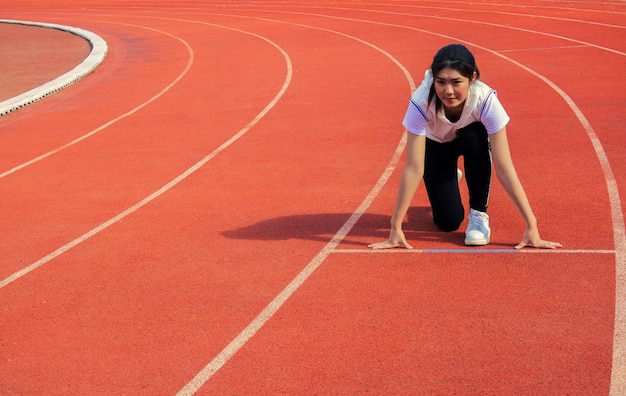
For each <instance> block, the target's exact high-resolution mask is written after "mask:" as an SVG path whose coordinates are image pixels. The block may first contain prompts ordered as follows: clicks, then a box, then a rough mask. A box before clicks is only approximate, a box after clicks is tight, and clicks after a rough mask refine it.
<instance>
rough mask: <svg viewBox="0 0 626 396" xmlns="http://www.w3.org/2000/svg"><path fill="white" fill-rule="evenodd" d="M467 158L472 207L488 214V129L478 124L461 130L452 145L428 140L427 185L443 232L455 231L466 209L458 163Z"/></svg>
mask: <svg viewBox="0 0 626 396" xmlns="http://www.w3.org/2000/svg"><path fill="white" fill-rule="evenodd" d="M461 155H462V156H463V164H464V167H465V180H466V182H467V187H468V190H469V197H470V199H469V204H470V208H472V209H475V210H478V211H481V212H486V211H487V204H488V201H489V188H490V184H491V153H490V150H489V139H488V136H487V130H486V129H485V127H484V125H483V124H482V123H480V122H475V123H473V124H470V125H468V126H466V127H465V128H461V129H459V130H458V135H457V138H456V139H454V140H453V141H451V142H448V143H438V142H435V141H433V140H430V139H426V157H425V164H424V184H425V186H426V191H427V193H428V199H429V200H430V205H431V207H432V211H433V221H434V222H435V224H436V225H437V226H438V227H439V228H441V229H442V230H443V231H455V230H457V229H458V228H459V226H460V225H461V222H463V219H464V217H465V209H464V207H463V203H462V202H461V194H460V192H459V184H458V181H457V170H456V169H457V162H458V159H459V157H460V156H461Z"/></svg>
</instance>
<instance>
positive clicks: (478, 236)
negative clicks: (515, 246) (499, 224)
mask: <svg viewBox="0 0 626 396" xmlns="http://www.w3.org/2000/svg"><path fill="white" fill-rule="evenodd" d="M489 238H491V229H490V228H489V216H488V215H487V213H485V212H479V211H477V210H474V209H470V214H469V217H468V224H467V230H466V231H465V244H466V245H470V246H483V245H487V244H489Z"/></svg>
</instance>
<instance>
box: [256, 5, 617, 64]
mask: <svg viewBox="0 0 626 396" xmlns="http://www.w3.org/2000/svg"><path fill="white" fill-rule="evenodd" d="M318 8H322V7H318ZM323 8H326V9H331V10H332V9H336V10H354V9H353V8H341V7H323ZM359 11H363V12H369V13H376V14H389V15H401V16H411V17H418V18H430V19H441V20H446V21H452V22H463V23H474V24H477V25H487V26H493V27H498V28H502V29H511V30H517V31H520V32H525V33H533V34H538V35H540V36H547V37H552V38H556V39H559V40H564V41H570V42H573V43H577V44H582V45H585V46H588V47H593V48H597V49H600V50H603V51H607V52H612V53H615V54H617V55H621V56H626V53H624V52H622V51H618V50H614V49H612V48H607V47H603V46H601V45H597V44H593V43H589V42H587V41H582V40H577V39H574V38H571V37H565V36H560V35H558V34H552V33H546V32H540V31H537V30H531V29H525V28H520V27H515V26H510V25H501V24H498V23H493V22H483V21H472V20H469V19H459V18H449V17H442V16H437V15H426V14H414V13H407V12H392V11H379V10H367V9H359ZM266 12H267V11H266ZM272 12H277V13H284V14H302V15H313V16H319V17H325V18H332V19H340V20H346V21H359V22H364V23H373V24H377V25H384V26H392V27H399V28H405V29H408V28H411V27H410V26H403V25H397V24H393V23H385V22H376V21H368V20H365V19H352V18H347V17H339V16H334V15H326V14H312V13H303V12H296V11H272ZM414 30H416V31H419V32H427V31H425V30H422V29H418V28H414ZM438 35H439V34H438ZM440 36H441V37H445V38H453V39H455V40H458V39H456V38H454V37H452V36H447V35H445V34H440Z"/></svg>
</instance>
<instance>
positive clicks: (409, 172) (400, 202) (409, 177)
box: [391, 167, 423, 229]
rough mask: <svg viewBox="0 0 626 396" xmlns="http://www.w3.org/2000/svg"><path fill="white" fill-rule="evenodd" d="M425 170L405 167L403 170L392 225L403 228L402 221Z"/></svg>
mask: <svg viewBox="0 0 626 396" xmlns="http://www.w3.org/2000/svg"><path fill="white" fill-rule="evenodd" d="M422 176H423V172H421V171H418V170H414V169H411V168H409V167H405V168H404V171H403V172H402V179H401V181H400V188H399V190H398V197H397V199H396V207H395V209H394V211H393V216H391V227H392V228H396V229H400V228H402V222H403V221H404V217H405V216H406V213H407V211H408V210H409V206H410V205H411V201H412V200H413V196H414V195H415V191H416V190H417V187H418V186H419V184H420V181H421V180H422Z"/></svg>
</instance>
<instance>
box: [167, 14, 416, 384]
mask: <svg viewBox="0 0 626 396" xmlns="http://www.w3.org/2000/svg"><path fill="white" fill-rule="evenodd" d="M236 17H240V16H236ZM252 19H257V20H265V21H270V22H278V23H286V24H289V25H294V26H300V27H305V28H309V29H316V30H322V31H325V32H330V33H333V34H337V35H340V36H343V37H346V38H349V39H352V40H356V41H358V42H359V43H362V44H364V45H366V46H369V47H371V48H373V49H375V50H376V51H379V52H380V53H382V54H383V55H384V56H386V57H387V58H389V59H390V60H391V61H392V62H393V63H394V64H395V65H396V66H398V67H399V68H400V69H401V70H402V72H403V73H404V75H405V77H406V79H407V80H408V82H409V88H410V91H413V90H414V89H415V81H414V80H413V78H412V77H411V74H410V73H409V71H408V70H407V69H406V67H404V65H402V64H401V63H400V62H399V61H398V60H397V59H396V58H394V57H393V56H392V55H391V54H389V53H388V52H386V51H384V50H383V49H381V48H379V47H377V46H375V45H374V44H371V43H369V42H367V41H364V40H362V39H359V38H357V37H354V36H350V35H348V34H345V33H341V32H337V31H334V30H330V29H324V28H320V27H315V26H308V25H302V24H296V23H287V22H282V21H275V20H271V19H264V18H252ZM405 145H406V134H403V135H402V138H401V140H400V143H399V144H398V146H397V147H396V150H395V152H394V154H393V157H392V159H391V161H389V164H388V165H387V167H386V168H385V171H384V172H383V174H382V175H381V176H380V178H379V179H378V181H377V182H376V184H375V185H374V187H373V188H372V189H371V190H370V192H369V194H367V196H366V197H365V199H364V200H363V201H362V202H361V204H360V205H359V207H358V208H357V209H356V210H355V211H354V212H353V213H352V215H351V216H350V218H348V220H347V221H346V222H345V223H344V224H343V225H342V226H341V228H340V229H339V231H337V233H336V234H335V235H334V236H333V237H332V238H331V240H330V241H329V242H328V243H327V244H326V245H325V246H324V247H323V248H322V250H320V251H319V252H318V254H317V255H316V256H315V257H314V258H313V260H311V261H310V262H309V263H308V264H307V265H306V266H305V267H304V269H303V270H302V271H301V272H300V273H299V274H298V275H297V276H296V277H295V278H294V279H292V280H291V282H289V284H288V285H287V286H286V287H285V288H284V289H283V290H282V291H281V292H280V293H279V294H278V295H277V296H276V297H275V298H274V299H273V300H272V301H271V302H270V303H269V304H268V305H267V306H266V307H265V308H264V309H263V311H261V313H260V314H259V315H258V316H257V317H256V318H254V319H253V320H252V321H251V322H250V323H249V324H248V325H247V326H246V328H245V329H243V331H242V332H241V333H239V334H238V335H237V336H236V337H235V338H234V339H233V340H232V341H231V342H230V343H229V344H228V345H227V346H226V347H225V348H224V349H223V350H222V351H221V352H220V353H219V354H218V355H217V356H215V357H214V358H213V360H211V362H209V364H207V365H206V366H205V367H204V368H203V369H202V370H201V371H200V372H198V374H196V375H195V376H194V378H193V379H192V380H191V381H189V383H187V384H186V385H185V386H184V387H183V388H182V389H181V390H180V391H179V392H178V394H177V395H179V396H183V395H193V394H194V393H195V392H197V391H198V390H199V389H200V388H201V387H202V386H203V385H204V384H205V383H206V382H207V381H208V380H209V379H210V378H211V377H212V376H213V375H214V374H215V373H216V372H217V371H218V370H219V369H221V368H222V367H223V366H224V364H226V363H227V362H228V361H229V360H230V359H231V358H232V357H233V356H234V355H235V354H236V353H237V352H238V351H239V350H240V349H241V348H242V347H243V346H244V345H245V344H246V343H247V342H248V340H250V338H252V337H253V336H254V335H255V334H256V333H257V331H258V330H259V329H260V328H261V327H263V326H264V325H265V323H267V321H269V320H270V319H271V318H272V317H273V316H274V314H275V313H276V312H277V311H278V310H279V309H280V308H281V307H282V305H283V304H284V303H285V302H286V301H287V300H288V299H289V298H290V297H291V295H293V293H294V292H295V291H296V290H298V289H299V288H300V286H302V284H303V283H304V282H305V281H306V280H307V279H308V278H309V277H310V276H311V274H313V272H315V270H316V269H317V268H318V267H319V266H320V265H321V264H322V263H323V262H324V261H325V260H326V258H327V257H328V256H329V255H330V254H331V253H332V252H333V251H334V250H335V248H336V247H337V246H338V245H339V244H340V243H341V241H342V240H343V239H344V238H345V237H346V235H348V233H349V232H350V230H352V228H353V227H354V225H355V224H356V223H357V222H358V221H359V219H360V218H361V216H362V215H363V213H365V211H366V210H367V208H368V207H369V206H370V205H371V203H372V202H373V201H374V199H375V198H376V197H377V196H378V194H379V193H380V191H381V190H382V188H383V187H384V185H385V184H386V183H387V181H388V180H389V178H390V177H391V174H392V173H393V171H394V169H395V168H396V165H397V164H398V162H399V161H400V158H401V155H402V152H403V151H404V147H405Z"/></svg>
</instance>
